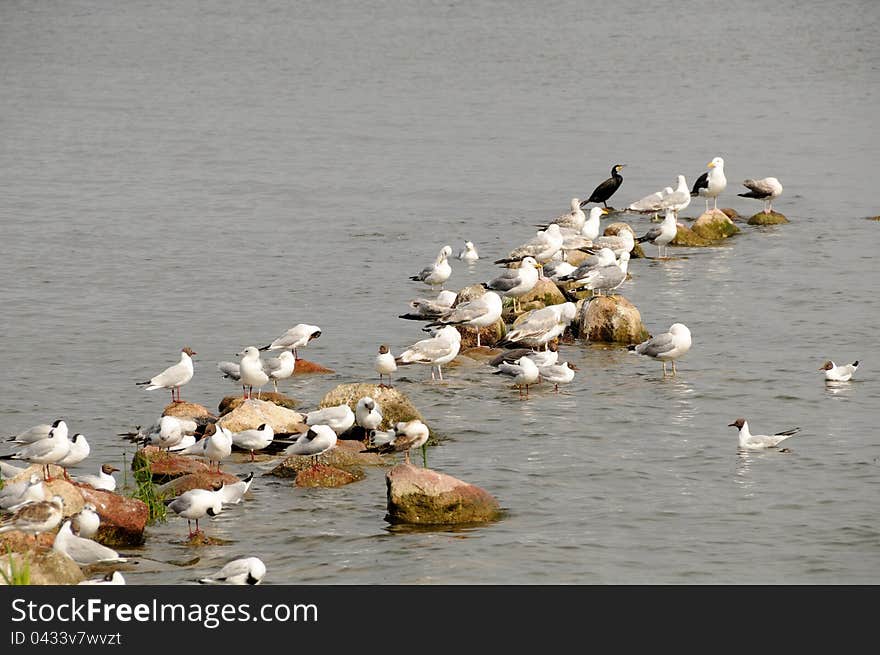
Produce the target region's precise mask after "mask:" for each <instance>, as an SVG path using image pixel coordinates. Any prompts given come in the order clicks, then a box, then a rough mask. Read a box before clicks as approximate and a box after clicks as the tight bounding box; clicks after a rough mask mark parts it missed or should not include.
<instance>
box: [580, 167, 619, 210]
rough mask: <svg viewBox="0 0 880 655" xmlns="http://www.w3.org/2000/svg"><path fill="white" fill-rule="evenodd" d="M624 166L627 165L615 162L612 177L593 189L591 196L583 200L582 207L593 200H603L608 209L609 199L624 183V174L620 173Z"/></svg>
mask: <svg viewBox="0 0 880 655" xmlns="http://www.w3.org/2000/svg"><path fill="white" fill-rule="evenodd" d="M624 166H626V164H614V166H612V167H611V177H609V178H608V179H607V180H605V181H604V182H602V183H601V184H600V185H599V186H597V187H596V188H595V189H593V193H591V194H590V197H589V198H587V199H586V200H584V201H582V202H581V207H583V206H584V205H588V204H589V203H591V202H601V203H602V204H603V205H605V209H608V199H609V198H610V197H611V196H613V195H614V193H615V191H617V190H618V189H619V188H620V185H621V184H623V175H621V174H620V171H621V169H623V167H624Z"/></svg>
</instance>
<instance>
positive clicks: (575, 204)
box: [571, 198, 581, 212]
mask: <svg viewBox="0 0 880 655" xmlns="http://www.w3.org/2000/svg"><path fill="white" fill-rule="evenodd" d="M580 208H581V199H580V198H572V199H571V211H573V212H577V211H579V210H580Z"/></svg>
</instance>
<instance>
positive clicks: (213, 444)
mask: <svg viewBox="0 0 880 655" xmlns="http://www.w3.org/2000/svg"><path fill="white" fill-rule="evenodd" d="M175 452H178V453H180V454H181V455H196V456H199V457H204V458H205V459H207V460H208V467H209V468H212V467H213V464H214V462H216V463H217V472H218V473H219V471H220V463H221V461H222V460H224V459H226V458H227V457H229V456H230V455H231V454H232V433H230V432H229V430H227V429H226V428H224V427H223V426H222V425H220V424H219V423H215V424H214V434H211V435H208V436H207V437H203V438H202V439H201V440H199V441H197V442H196V443H194V444H193V445H191V446H189V447H188V448H183V449H181V450H177V451H175Z"/></svg>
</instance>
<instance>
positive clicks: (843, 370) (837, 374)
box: [819, 360, 859, 382]
mask: <svg viewBox="0 0 880 655" xmlns="http://www.w3.org/2000/svg"><path fill="white" fill-rule="evenodd" d="M858 368H859V360H856V361H854V362H853V363H852V364H843V365H841V366H837V365H835V364H834V362H832V361H830V360H829V361H827V362H825V363H824V364H822V367H821V368H820V369H819V370H820V371H825V379H826V380H827V381H829V382H849V381H850V380H851V379H852V377H853V375H855V373H856V369H858Z"/></svg>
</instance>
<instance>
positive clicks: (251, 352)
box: [238, 346, 269, 398]
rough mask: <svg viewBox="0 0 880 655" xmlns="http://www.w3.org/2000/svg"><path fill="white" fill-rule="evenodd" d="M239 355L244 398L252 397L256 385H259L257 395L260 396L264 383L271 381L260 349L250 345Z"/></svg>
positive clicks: (240, 379) (240, 378) (240, 380)
mask: <svg viewBox="0 0 880 655" xmlns="http://www.w3.org/2000/svg"><path fill="white" fill-rule="evenodd" d="M238 356H239V357H241V360H240V361H239V382H240V383H241V392H242V398H250V397H251V396H252V394H253V391H254V387H257V397H259V396H260V393H261V390H262V388H263V385H264V384H266V383H267V382H268V381H269V376H268V374H267V373H266V370H265V367H264V366H263V360H262V359H260V351H259V350H258V349H257V348H256V347H254V346H248V347H247V348H245V349H244V350H242V351H241V352H240V353H238Z"/></svg>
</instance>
